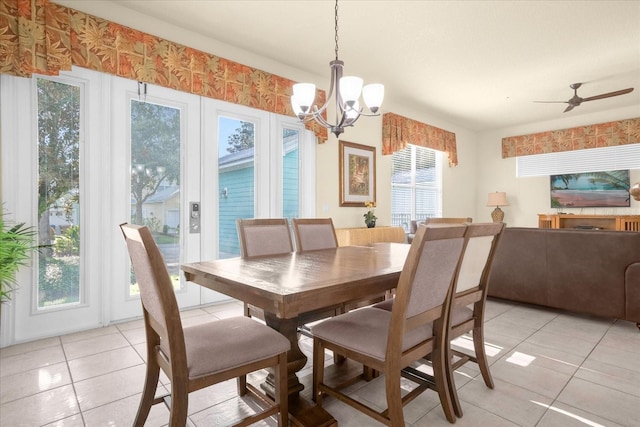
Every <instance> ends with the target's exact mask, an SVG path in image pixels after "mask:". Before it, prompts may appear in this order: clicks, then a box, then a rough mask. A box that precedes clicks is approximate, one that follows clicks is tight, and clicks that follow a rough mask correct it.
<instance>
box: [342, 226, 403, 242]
mask: <svg viewBox="0 0 640 427" xmlns="http://www.w3.org/2000/svg"><path fill="white" fill-rule="evenodd" d="M336 237H337V238H338V246H358V245H370V244H371V243H377V242H396V243H404V242H405V241H406V240H405V239H406V237H405V233H404V229H403V228H402V227H374V228H364V227H362V228H360V227H359V228H336Z"/></svg>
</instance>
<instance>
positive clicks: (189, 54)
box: [0, 0, 327, 142]
mask: <svg viewBox="0 0 640 427" xmlns="http://www.w3.org/2000/svg"><path fill="white" fill-rule="evenodd" d="M0 41H1V43H0V73H4V74H12V75H15V76H21V77H30V76H31V75H32V74H33V73H39V74H49V75H55V74H57V73H58V72H59V71H60V70H70V69H71V66H72V65H77V66H79V67H83V68H88V69H91V70H95V71H100V72H104V73H109V74H115V75H117V76H120V77H125V78H128V79H131V80H136V81H142V82H146V83H151V84H156V85H159V86H164V87H168V88H171V89H176V90H180V91H183V92H189V93H194V94H197V95H201V96H206V97H209V98H215V99H221V100H224V101H228V102H233V103H235V104H240V105H245V106H248V107H252V108H257V109H260V110H265V111H269V112H272V113H277V114H284V115H293V111H292V109H291V103H290V102H289V98H290V97H291V91H292V89H291V88H292V86H293V84H294V82H293V81H292V80H289V79H286V78H284V77H280V76H277V75H274V74H270V73H267V72H265V71H261V70H258V69H255V68H251V67H248V66H246V65H242V64H239V63H237V62H233V61H229V60H227V59H224V58H220V57H217V56H215V55H211V54H208V53H205V52H202V51H199V50H196V49H192V48H189V47H186V46H183V45H180V44H178V43H174V42H171V41H167V40H163V39H161V38H159V37H155V36H152V35H149V34H146V33H143V32H141V31H137V30H134V29H132V28H128V27H125V26H123V25H119V24H116V23H114V22H110V21H107V20H104V19H101V18H98V17H95V16H92V15H88V14H86V13H83V12H80V11H77V10H74V9H70V8H66V7H64V6H61V5H58V4H55V3H50V2H49V0H0ZM318 96H319V99H318V100H317V101H318V102H319V103H320V105H322V104H324V99H325V96H326V95H325V93H324V92H323V91H318ZM307 127H308V128H309V129H310V130H312V131H313V132H314V133H315V134H316V136H317V137H318V140H319V141H320V142H324V141H326V139H327V129H326V128H324V127H323V126H320V125H319V124H318V123H316V122H315V121H314V122H310V123H308V124H307Z"/></svg>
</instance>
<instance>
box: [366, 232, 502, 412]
mask: <svg viewBox="0 0 640 427" xmlns="http://www.w3.org/2000/svg"><path fill="white" fill-rule="evenodd" d="M503 230H504V223H502V222H500V223H493V222H491V223H476V224H468V229H467V233H466V234H465V249H464V255H463V257H462V263H461V265H460V269H459V271H458V274H457V277H456V284H455V295H454V302H453V306H452V309H451V327H450V330H449V332H448V335H449V338H448V341H451V340H453V339H455V338H458V337H461V336H462V335H464V334H466V333H467V332H471V337H470V338H471V339H472V341H473V345H472V346H471V345H468V344H467V343H465V346H464V347H465V348H467V347H473V349H474V354H470V352H469V351H466V350H463V349H460V350H457V349H455V348H452V347H449V353H450V356H455V357H456V360H455V361H453V362H451V365H450V369H449V370H448V371H447V381H448V383H449V390H450V392H451V400H452V403H453V408H454V411H455V414H456V416H458V417H462V414H463V412H462V407H461V405H460V401H459V399H458V393H457V389H456V386H455V381H454V377H453V373H454V371H455V370H456V369H458V368H460V366H462V365H464V364H465V363H466V362H469V361H471V362H475V363H477V364H478V367H479V368H480V373H481V374H482V378H483V380H484V382H485V384H486V385H487V387H489V388H491V389H492V388H494V383H493V379H492V377H491V372H490V371H489V362H488V361H487V354H486V351H485V344H484V327H483V325H484V309H485V306H486V299H487V290H488V288H487V281H488V277H489V273H490V271H491V266H492V264H493V258H494V254H495V250H496V247H497V245H498V243H499V241H500V237H501V236H502V232H503ZM393 305H394V301H393V300H387V301H384V302H381V303H378V304H376V305H374V307H375V308H381V309H384V310H387V311H390V310H391V309H392V308H393ZM470 307H471V308H470ZM407 370H408V371H411V372H412V374H413V375H418V376H423V377H424V374H423V373H421V372H419V371H416V370H413V369H412V368H407Z"/></svg>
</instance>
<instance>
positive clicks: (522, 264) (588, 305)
mask: <svg viewBox="0 0 640 427" xmlns="http://www.w3.org/2000/svg"><path fill="white" fill-rule="evenodd" d="M489 296H490V297H497V298H504V299H508V300H512V301H519V302H525V303H531V304H538V305H543V306H547V307H553V308H559V309H563V310H568V311H574V312H578V313H587V314H592V315H596V316H602V317H612V318H616V319H622V320H630V321H633V322H636V325H638V327H640V233H638V232H634V231H598V230H575V229H571V230H562V229H560V230H559V229H540V228H506V229H505V230H504V232H503V235H502V239H501V241H500V243H499V246H498V248H497V249H496V255H495V259H494V261H493V268H492V270H491V274H490V276H489Z"/></svg>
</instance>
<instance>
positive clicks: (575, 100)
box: [533, 83, 633, 113]
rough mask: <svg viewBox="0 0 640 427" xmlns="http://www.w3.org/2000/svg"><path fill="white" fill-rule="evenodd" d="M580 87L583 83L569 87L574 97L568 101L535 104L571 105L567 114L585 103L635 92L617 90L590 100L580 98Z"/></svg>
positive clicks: (589, 98) (592, 97)
mask: <svg viewBox="0 0 640 427" xmlns="http://www.w3.org/2000/svg"><path fill="white" fill-rule="evenodd" d="M580 86H582V83H573V84H571V85H569V87H570V88H571V89H573V97H572V98H571V99H569V100H568V101H533V102H542V103H562V104H569V106H567V108H565V110H564V111H563V113H566V112H567V111H571V110H573V109H574V107H577V106H579V105H580V104H582V103H583V102H587V101H595V100H596V99H604V98H611V97H612V96H618V95H624V94H626V93H629V92H632V91H633V88H632V87H630V88H627V89H622V90H617V91H615V92H608V93H602V94H600V95H595V96H590V97H588V98H580V97H579V96H578V88H579V87H580Z"/></svg>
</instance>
